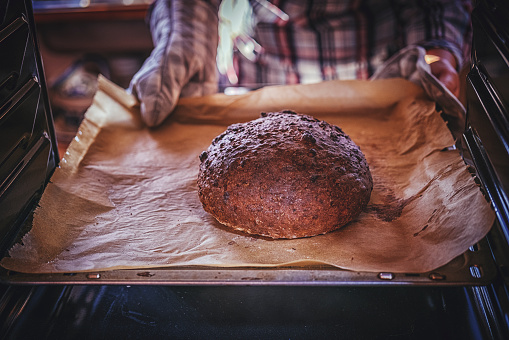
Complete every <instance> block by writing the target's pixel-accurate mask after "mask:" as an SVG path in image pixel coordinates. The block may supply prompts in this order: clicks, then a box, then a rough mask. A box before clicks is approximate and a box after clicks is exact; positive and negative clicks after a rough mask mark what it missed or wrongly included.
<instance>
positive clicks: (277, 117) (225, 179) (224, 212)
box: [198, 111, 373, 238]
mask: <svg viewBox="0 0 509 340" xmlns="http://www.w3.org/2000/svg"><path fill="white" fill-rule="evenodd" d="M200 161H201V164H200V172H199V176H198V194H199V197H200V201H201V202H202V205H203V208H204V209H205V211H207V212H208V213H210V214H211V215H212V216H214V217H215V218H216V219H217V220H218V221H219V222H220V223H222V224H224V225H226V226H229V227H231V228H233V229H236V230H241V231H243V232H246V233H250V234H256V235H262V236H266V237H270V238H299V237H309V236H314V235H318V234H324V233H327V232H330V231H333V230H336V229H338V228H340V227H342V226H344V225H345V224H347V223H349V222H350V221H352V220H353V219H355V218H356V217H357V216H358V215H359V214H360V213H361V211H362V210H363V209H364V207H365V206H366V205H367V203H368V201H369V199H370V195H371V191H372V189H373V180H372V177H371V173H370V171H369V166H368V163H367V161H366V158H365V157H364V155H363V154H362V152H361V151H360V149H359V147H358V146H357V145H356V144H355V143H354V142H353V141H352V140H351V139H350V137H348V136H347V135H346V134H345V133H344V132H343V131H342V130H341V129H340V128H339V127H337V126H334V125H331V124H328V123H326V122H324V121H320V120H318V119H315V118H313V117H311V116H306V115H300V114H297V113H295V112H293V111H282V112H271V113H262V117H261V118H258V119H256V120H253V121H250V122H247V123H240V124H233V125H231V126H229V127H228V129H227V130H226V131H225V132H224V133H222V134H221V135H219V136H217V137H216V138H215V139H214V140H213V141H212V144H211V145H210V146H209V148H208V149H207V151H204V152H203V153H202V154H201V155H200Z"/></svg>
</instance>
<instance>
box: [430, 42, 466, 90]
mask: <svg viewBox="0 0 509 340" xmlns="http://www.w3.org/2000/svg"><path fill="white" fill-rule="evenodd" d="M426 57H427V58H426V59H428V60H427V61H426V62H427V63H428V64H429V66H430V69H431V73H432V74H433V75H434V76H435V77H437V79H438V80H439V81H440V82H441V83H442V84H444V86H445V87H446V88H447V89H449V91H451V93H452V94H454V95H455V96H456V97H459V94H460V79H459V75H458V72H457V71H456V65H457V63H456V58H455V57H454V55H453V54H452V53H451V52H449V51H447V50H444V49H440V48H434V49H430V50H428V51H426ZM434 57H437V58H434Z"/></svg>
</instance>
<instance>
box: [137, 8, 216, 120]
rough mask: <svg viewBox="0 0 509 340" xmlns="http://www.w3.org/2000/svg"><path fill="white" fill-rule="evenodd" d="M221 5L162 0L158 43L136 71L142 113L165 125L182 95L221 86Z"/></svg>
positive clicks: (154, 11) (156, 21) (156, 17)
mask: <svg viewBox="0 0 509 340" xmlns="http://www.w3.org/2000/svg"><path fill="white" fill-rule="evenodd" d="M217 6H219V1H217V2H214V4H212V3H209V2H205V1H201V0H172V1H167V0H158V1H155V2H154V3H153V7H152V8H151V12H150V32H151V35H152V39H153V42H154V49H153V51H152V53H151V54H150V56H149V57H148V58H147V59H146V60H145V62H144V64H143V66H142V67H141V69H140V70H139V71H138V72H137V73H136V74H135V75H134V77H133V79H132V80H131V84H130V86H129V91H130V92H131V93H132V94H134V95H135V96H136V97H137V98H138V100H139V101H140V113H141V118H142V120H143V121H144V122H145V124H147V125H148V126H157V125H160V124H161V123H162V122H163V121H164V120H165V119H166V118H167V117H168V116H169V115H170V114H171V112H172V111H173V109H174V108H175V106H176V104H177V102H178V99H179V97H190V96H201V95H206V94H210V93H214V92H216V91H217V78H216V58H215V57H216V50H217V40H218V34H217V25H218V17H217Z"/></svg>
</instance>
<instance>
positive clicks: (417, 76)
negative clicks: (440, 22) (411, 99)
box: [371, 46, 466, 140]
mask: <svg viewBox="0 0 509 340" xmlns="http://www.w3.org/2000/svg"><path fill="white" fill-rule="evenodd" d="M425 55H426V50H425V49H424V48H423V47H421V46H409V47H406V48H404V49H402V50H401V51H400V52H399V53H397V54H396V55H394V56H392V57H391V58H389V59H388V60H387V61H386V62H385V64H384V65H382V66H381V67H380V68H379V69H378V70H377V71H376V72H375V73H374V74H373V76H372V77H371V79H372V80H374V79H383V78H405V79H407V80H409V81H411V82H413V83H415V84H417V85H419V86H420V87H422V88H423V89H424V91H425V92H426V94H427V95H428V97H429V98H430V99H432V100H433V101H434V102H435V103H437V104H438V106H439V107H440V109H441V110H442V111H443V114H444V116H445V117H444V118H445V119H446V120H447V122H448V126H449V129H450V130H451V132H452V134H453V136H454V138H455V139H456V140H458V139H459V138H461V134H462V133H463V130H464V127H465V112H466V110H465V107H464V106H463V104H461V102H460V101H459V100H458V98H456V97H455V96H454V95H453V94H452V93H451V91H449V89H447V88H446V87H445V86H444V85H443V84H442V83H441V82H440V81H439V80H438V79H437V78H436V77H435V76H434V75H433V74H432V73H431V69H430V66H429V65H428V64H427V63H426V61H425V59H424V56H425Z"/></svg>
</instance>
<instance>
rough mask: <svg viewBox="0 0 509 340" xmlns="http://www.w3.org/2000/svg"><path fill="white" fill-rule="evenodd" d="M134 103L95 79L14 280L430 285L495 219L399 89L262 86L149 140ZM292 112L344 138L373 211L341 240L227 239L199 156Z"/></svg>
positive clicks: (423, 106) (427, 106) (439, 134)
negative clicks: (235, 272)
mask: <svg viewBox="0 0 509 340" xmlns="http://www.w3.org/2000/svg"><path fill="white" fill-rule="evenodd" d="M135 103H136V101H135V100H134V99H133V98H132V97H130V96H129V95H128V94H126V93H125V92H124V91H123V90H122V89H120V88H118V87H116V86H115V85H114V84H112V83H110V82H108V81H107V80H105V79H104V78H101V79H100V82H99V91H98V92H97V94H96V96H95V99H94V103H93V104H92V106H91V107H90V109H89V110H88V112H87V114H86V118H85V120H84V121H83V123H82V125H81V127H80V129H79V132H78V134H77V136H76V138H75V140H74V141H73V142H72V144H71V145H70V147H69V149H68V151H67V152H66V154H65V155H64V157H63V159H62V162H61V165H60V168H58V169H57V170H56V171H55V173H54V175H53V177H52V179H51V183H50V184H49V185H48V186H47V188H46V190H45V192H44V195H43V197H42V199H41V202H40V207H39V208H38V209H37V210H36V211H35V215H34V220H33V228H32V230H31V231H30V232H29V233H28V234H26V235H25V236H24V237H23V239H22V243H20V244H16V245H15V246H14V247H13V248H12V249H11V251H10V253H9V257H6V258H4V259H3V260H2V262H1V264H2V265H3V266H4V267H5V268H7V269H11V270H15V271H20V272H32V273H44V272H46V273H47V272H77V271H92V270H107V269H118V268H145V267H161V266H163V267H164V266H178V265H207V266H243V265H250V266H251V265H253V266H277V265H283V264H288V263H294V264H295V263H298V264H299V265H306V264H308V263H315V264H316V263H317V262H318V263H327V264H331V265H334V266H338V267H341V268H344V269H350V270H359V271H392V272H412V273H418V272H426V271H429V270H433V269H434V268H437V267H440V266H442V265H444V264H446V263H447V262H449V261H450V260H452V259H453V258H455V257H456V256H458V255H460V254H462V253H463V252H464V251H466V250H467V249H468V247H469V246H471V245H472V244H474V243H475V242H477V241H478V240H480V239H481V238H482V237H483V236H485V234H486V233H487V232H488V230H489V228H490V227H491V225H492V223H493V220H494V214H493V213H492V211H491V209H490V207H489V206H488V204H487V203H486V202H485V199H484V197H483V196H482V194H481V192H480V190H479V188H478V187H477V186H476V185H475V183H474V181H473V179H472V178H471V176H470V175H469V173H468V171H467V170H466V167H465V165H464V163H463V161H462V160H461V158H460V156H459V153H458V151H454V150H453V151H441V150H443V149H444V148H447V147H449V146H451V145H452V144H453V139H452V137H451V134H450V133H449V131H448V129H447V127H446V125H445V123H444V121H443V120H442V119H441V118H440V115H439V113H438V112H436V111H435V106H434V104H433V103H432V102H430V101H428V100H427V99H425V98H424V96H423V92H422V91H421V90H420V88H418V87H417V86H415V85H414V84H412V83H410V82H408V81H406V80H403V79H391V80H378V81H372V82H369V81H332V82H325V83H320V84H313V85H295V86H281V87H267V88H263V89H261V90H258V91H254V92H251V93H248V94H245V95H240V96H226V95H223V94H217V95H213V96H208V97H200V98H187V99H182V100H181V101H180V102H179V106H178V108H177V110H176V112H175V113H174V114H173V115H172V117H171V118H170V119H169V120H168V121H167V122H166V123H165V124H164V125H163V126H161V127H159V128H157V129H149V128H146V127H145V126H144V125H143V124H142V123H141V122H140V120H139V118H138V117H139V113H138V112H137V108H136V105H135ZM281 109H292V110H294V111H297V112H300V113H305V114H311V115H314V116H315V117H317V118H319V119H323V120H326V121H327V122H329V123H332V124H336V125H338V126H340V127H341V128H342V129H343V130H344V131H345V132H346V133H347V134H349V135H350V136H351V137H352V139H353V140H354V141H355V142H356V143H357V144H358V145H359V146H360V148H361V150H362V151H363V152H364V154H365V155H366V158H367V160H368V163H369V165H370V168H371V172H372V175H373V179H374V183H375V184H374V190H373V194H372V197H371V201H370V203H369V205H368V207H367V209H366V210H365V211H364V212H363V213H362V214H361V215H360V216H359V218H358V219H357V220H356V221H354V222H352V223H350V224H349V225H347V226H345V227H343V228H342V229H340V230H338V231H336V232H333V233H330V234H326V235H322V236H316V237H311V238H304V239H296V240H268V239H265V238H260V237H253V236H248V235H245V234H241V233H239V232H234V231H230V230H229V229H227V228H225V227H223V226H222V225H220V224H219V223H218V222H216V221H215V220H214V219H213V218H212V217H211V216H210V215H208V214H207V213H206V212H205V211H204V210H203V209H202V207H201V203H200V201H199V199H198V195H197V186H196V178H197V174H198V168H199V159H198V156H199V154H200V153H201V152H202V151H203V150H205V149H206V148H207V147H208V145H209V144H210V142H211V141H212V139H213V138H214V137H215V136H217V135H218V134H220V133H222V132H223V131H224V130H225V129H226V127H227V126H228V125H229V124H231V123H235V122H241V121H247V120H251V119H255V118H258V117H259V115H260V112H261V111H272V110H281Z"/></svg>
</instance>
